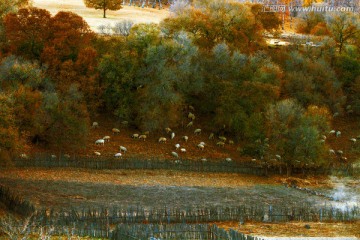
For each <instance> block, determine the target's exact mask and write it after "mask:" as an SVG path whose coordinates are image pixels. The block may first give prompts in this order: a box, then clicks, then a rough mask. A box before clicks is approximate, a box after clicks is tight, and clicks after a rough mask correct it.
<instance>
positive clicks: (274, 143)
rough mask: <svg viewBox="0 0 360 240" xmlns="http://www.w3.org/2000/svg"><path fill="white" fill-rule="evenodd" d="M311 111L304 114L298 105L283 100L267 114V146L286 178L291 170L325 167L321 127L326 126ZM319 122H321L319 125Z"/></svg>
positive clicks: (291, 101) (324, 149) (270, 108)
mask: <svg viewBox="0 0 360 240" xmlns="http://www.w3.org/2000/svg"><path fill="white" fill-rule="evenodd" d="M318 114H322V113H316V112H315V113H314V111H313V109H311V110H310V114H308V113H307V111H305V110H304V109H303V108H302V107H301V106H300V105H299V104H298V103H297V102H295V101H294V100H291V99H286V100H282V101H280V102H278V103H276V104H273V105H270V106H269V108H268V110H267V112H266V117H267V123H268V125H267V126H268V137H269V139H270V140H269V144H270V146H271V148H272V151H273V153H274V155H275V154H276V155H280V161H281V163H282V164H284V165H285V166H286V169H287V175H288V176H289V175H291V172H292V169H293V168H294V167H300V168H304V167H307V166H321V165H323V164H325V163H326V161H325V158H324V156H325V155H324V153H325V152H326V145H325V144H324V143H322V142H321V141H320V136H321V134H323V133H324V132H322V131H321V129H320V126H322V127H324V126H326V125H328V122H327V121H326V120H324V119H323V118H321V117H320V118H319V117H318ZM319 120H322V121H319Z"/></svg>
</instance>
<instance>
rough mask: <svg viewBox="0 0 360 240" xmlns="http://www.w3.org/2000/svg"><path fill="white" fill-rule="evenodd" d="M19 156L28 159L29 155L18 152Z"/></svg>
mask: <svg viewBox="0 0 360 240" xmlns="http://www.w3.org/2000/svg"><path fill="white" fill-rule="evenodd" d="M20 157H21V158H23V159H28V158H29V156H28V155H26V154H25V153H22V154H20Z"/></svg>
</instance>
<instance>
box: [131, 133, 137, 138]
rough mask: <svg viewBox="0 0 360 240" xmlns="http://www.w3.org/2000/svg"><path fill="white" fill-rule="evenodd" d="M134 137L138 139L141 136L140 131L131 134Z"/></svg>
mask: <svg viewBox="0 0 360 240" xmlns="http://www.w3.org/2000/svg"><path fill="white" fill-rule="evenodd" d="M131 137H132V138H134V139H136V138H139V134H138V133H134V134H133V135H131Z"/></svg>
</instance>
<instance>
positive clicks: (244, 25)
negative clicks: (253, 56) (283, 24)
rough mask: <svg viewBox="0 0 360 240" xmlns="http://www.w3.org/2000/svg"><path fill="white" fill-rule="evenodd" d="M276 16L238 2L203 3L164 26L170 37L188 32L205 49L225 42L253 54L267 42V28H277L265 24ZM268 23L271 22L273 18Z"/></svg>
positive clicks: (173, 17) (169, 20) (185, 10)
mask: <svg viewBox="0 0 360 240" xmlns="http://www.w3.org/2000/svg"><path fill="white" fill-rule="evenodd" d="M252 10H253V11H252ZM254 13H255V14H256V16H255V15H254ZM259 16H261V17H259ZM272 16H273V15H271V14H270V15H269V16H266V15H263V14H261V13H259V11H258V10H256V9H255V8H254V9H251V7H250V5H246V4H241V3H238V2H235V1H224V0H215V1H199V2H196V3H194V4H193V6H192V7H189V8H185V9H184V10H183V11H180V12H179V13H177V14H175V15H173V16H172V17H170V18H167V19H165V20H164V21H163V22H162V24H161V25H162V26H163V27H164V28H166V29H167V31H169V33H170V34H174V33H176V32H179V31H185V32H187V33H188V34H189V36H190V37H191V38H192V39H193V42H194V43H195V45H197V46H198V47H200V48H201V49H207V50H210V49H212V48H213V47H214V46H215V45H216V44H219V43H222V42H225V43H226V44H227V45H228V46H229V47H230V48H238V49H240V50H241V51H244V52H251V51H254V50H255V49H257V48H258V47H259V46H261V45H262V44H263V43H264V41H263V38H262V34H261V33H262V31H263V29H264V26H266V27H268V28H272V27H273V26H275V25H276V24H268V25H266V24H263V23H262V20H265V19H266V18H271V17H272ZM266 21H267V22H269V19H267V20H266ZM274 22H276V21H274Z"/></svg>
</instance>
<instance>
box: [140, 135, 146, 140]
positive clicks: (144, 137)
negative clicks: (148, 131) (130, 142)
mask: <svg viewBox="0 0 360 240" xmlns="http://www.w3.org/2000/svg"><path fill="white" fill-rule="evenodd" d="M146 138H147V136H146V135H145V134H142V135H140V136H139V139H142V140H144V141H145V140H146Z"/></svg>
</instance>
